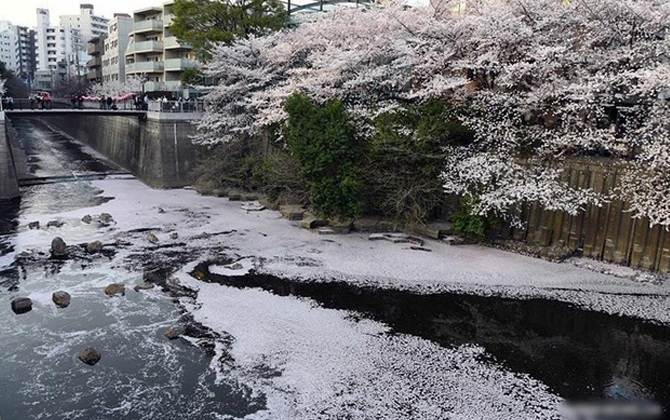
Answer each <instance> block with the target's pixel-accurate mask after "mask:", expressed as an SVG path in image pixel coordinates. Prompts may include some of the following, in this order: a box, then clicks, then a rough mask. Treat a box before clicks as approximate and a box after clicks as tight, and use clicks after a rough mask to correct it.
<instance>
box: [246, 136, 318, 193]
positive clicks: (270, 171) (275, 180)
mask: <svg viewBox="0 0 670 420" xmlns="http://www.w3.org/2000/svg"><path fill="white" fill-rule="evenodd" d="M254 179H256V180H257V181H258V184H259V185H261V186H262V190H263V192H264V193H265V194H267V196H268V198H269V199H270V200H272V201H274V202H276V203H278V204H295V203H301V204H307V202H308V200H309V191H308V186H307V184H306V183H305V180H304V179H303V177H302V174H301V171H300V162H298V160H297V159H296V157H295V156H294V155H293V154H291V153H290V152H289V151H288V150H284V149H280V150H276V151H273V152H271V153H268V154H267V155H266V156H265V157H264V158H263V163H262V165H260V166H258V167H257V168H256V170H255V172H254Z"/></svg>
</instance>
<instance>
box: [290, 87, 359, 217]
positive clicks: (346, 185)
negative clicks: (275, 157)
mask: <svg viewBox="0 0 670 420" xmlns="http://www.w3.org/2000/svg"><path fill="white" fill-rule="evenodd" d="M285 109H286V112H287V114H288V115H289V118H288V120H287V121H286V125H285V127H284V138H285V139H286V142H287V144H288V145H289V147H290V149H291V151H292V152H293V153H294V154H295V156H296V158H297V159H298V161H299V162H300V169H301V172H302V175H303V177H304V179H305V181H306V182H307V184H308V185H309V187H310V196H309V198H310V203H311V204H312V206H313V207H314V209H315V210H316V212H317V213H319V214H322V215H324V216H326V217H338V218H340V219H347V218H354V217H356V216H358V215H359V214H360V213H361V211H362V208H363V202H362V185H361V182H360V180H359V178H358V174H357V173H356V166H357V165H356V163H357V161H358V160H359V158H360V150H361V147H360V144H359V142H358V140H357V139H356V137H355V136H354V133H353V129H352V127H351V126H350V124H349V121H348V118H347V115H346V113H345V111H344V107H343V106H342V104H341V103H340V102H339V101H335V100H334V101H329V102H326V103H325V104H323V105H321V104H317V103H315V102H313V101H311V100H310V99H309V98H307V97H306V96H304V95H300V94H294V95H292V96H291V97H290V98H289V99H288V100H287V101H286V104H285Z"/></svg>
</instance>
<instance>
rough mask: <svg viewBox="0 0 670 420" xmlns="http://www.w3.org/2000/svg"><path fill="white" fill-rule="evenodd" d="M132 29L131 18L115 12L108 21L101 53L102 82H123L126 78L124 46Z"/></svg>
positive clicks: (126, 45) (126, 44) (125, 46)
mask: <svg viewBox="0 0 670 420" xmlns="http://www.w3.org/2000/svg"><path fill="white" fill-rule="evenodd" d="M132 30H133V18H132V17H131V16H130V15H128V14H125V13H115V14H114V17H113V18H112V19H111V20H110V21H109V26H108V30H107V32H108V34H107V39H105V45H104V53H103V55H102V83H103V85H104V84H105V83H123V81H124V80H126V57H125V53H126V48H127V47H128V36H129V35H130V32H131V31H132Z"/></svg>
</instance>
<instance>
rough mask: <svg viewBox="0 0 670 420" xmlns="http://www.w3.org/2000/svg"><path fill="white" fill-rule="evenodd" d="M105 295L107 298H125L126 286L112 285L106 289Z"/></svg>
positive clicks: (120, 284)
mask: <svg viewBox="0 0 670 420" xmlns="http://www.w3.org/2000/svg"><path fill="white" fill-rule="evenodd" d="M105 294H106V295H107V296H114V295H121V296H125V295H126V286H125V285H124V284H123V283H112V284H110V285H108V286H107V287H105Z"/></svg>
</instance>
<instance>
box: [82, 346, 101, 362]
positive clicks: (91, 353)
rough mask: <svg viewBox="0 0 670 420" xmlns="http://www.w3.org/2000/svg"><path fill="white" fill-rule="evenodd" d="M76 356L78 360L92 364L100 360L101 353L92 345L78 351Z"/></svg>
mask: <svg viewBox="0 0 670 420" xmlns="http://www.w3.org/2000/svg"><path fill="white" fill-rule="evenodd" d="M77 357H78V358H79V360H81V361H82V362H84V363H86V364H87V365H90V366H93V365H95V364H96V363H98V362H99V361H100V358H101V357H102V354H100V352H99V351H98V350H96V349H94V348H93V347H89V348H87V349H86V350H84V351H82V352H81V353H79V356H77Z"/></svg>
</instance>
